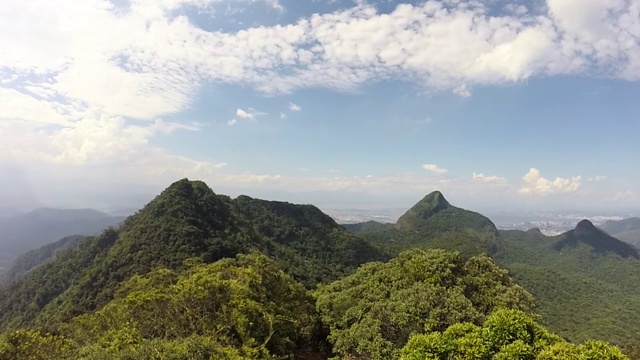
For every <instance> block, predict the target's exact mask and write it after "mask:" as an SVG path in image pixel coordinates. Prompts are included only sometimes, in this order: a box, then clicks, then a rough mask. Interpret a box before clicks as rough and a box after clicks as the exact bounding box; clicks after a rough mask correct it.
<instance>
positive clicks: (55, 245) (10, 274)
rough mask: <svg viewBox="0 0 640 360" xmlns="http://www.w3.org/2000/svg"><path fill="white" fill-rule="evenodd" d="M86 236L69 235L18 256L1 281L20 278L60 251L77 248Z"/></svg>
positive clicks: (6, 281) (51, 258)
mask: <svg viewBox="0 0 640 360" xmlns="http://www.w3.org/2000/svg"><path fill="white" fill-rule="evenodd" d="M86 238H87V237H86V236H82V235H73V236H67V237H64V238H62V239H60V240H58V241H55V242H52V243H50V244H47V245H44V246H42V247H40V248H38V249H35V250H31V251H28V252H26V253H24V254H22V255H20V256H18V258H17V259H15V260H14V261H13V265H11V268H10V269H9V270H8V271H7V272H6V273H5V274H3V275H1V276H0V283H10V282H13V281H15V280H18V279H20V278H21V277H23V276H24V275H25V274H26V273H27V272H29V271H30V270H32V269H33V268H35V267H36V266H39V265H42V264H44V263H46V262H47V261H50V260H53V259H54V258H55V256H56V254H57V253H58V251H62V250H66V249H75V248H77V247H78V246H80V244H81V243H82V242H83V241H85V240H86Z"/></svg>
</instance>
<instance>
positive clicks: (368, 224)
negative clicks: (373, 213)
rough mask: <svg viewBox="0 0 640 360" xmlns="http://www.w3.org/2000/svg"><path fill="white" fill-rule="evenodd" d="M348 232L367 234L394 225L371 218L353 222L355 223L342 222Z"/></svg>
mask: <svg viewBox="0 0 640 360" xmlns="http://www.w3.org/2000/svg"><path fill="white" fill-rule="evenodd" d="M342 226H344V228H345V229H347V231H348V232H350V233H352V234H356V235H363V234H369V233H374V232H380V231H383V230H388V229H391V228H393V227H394V224H389V223H381V222H377V221H373V220H369V221H365V222H361V223H355V224H342Z"/></svg>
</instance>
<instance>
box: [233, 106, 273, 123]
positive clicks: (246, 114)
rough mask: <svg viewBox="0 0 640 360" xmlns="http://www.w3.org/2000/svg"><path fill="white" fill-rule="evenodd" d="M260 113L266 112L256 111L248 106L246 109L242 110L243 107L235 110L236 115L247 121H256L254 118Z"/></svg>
mask: <svg viewBox="0 0 640 360" xmlns="http://www.w3.org/2000/svg"><path fill="white" fill-rule="evenodd" d="M262 115H266V113H264V112H260V111H256V110H255V109H251V108H249V109H248V110H243V109H238V110H236V116H237V117H238V118H240V119H245V120H249V121H256V118H257V117H258V116H262Z"/></svg>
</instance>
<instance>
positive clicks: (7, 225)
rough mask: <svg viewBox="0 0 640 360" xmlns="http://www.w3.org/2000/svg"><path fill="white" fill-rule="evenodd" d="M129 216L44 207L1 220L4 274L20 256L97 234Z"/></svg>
mask: <svg viewBox="0 0 640 360" xmlns="http://www.w3.org/2000/svg"><path fill="white" fill-rule="evenodd" d="M124 219H125V217H122V216H110V215H108V214H105V213H103V212H100V211H97V210H93V209H51V208H41V209H36V210H33V211H30V212H28V213H24V214H18V215H14V216H11V217H8V218H0V273H2V272H3V271H6V270H7V269H8V268H9V267H10V266H11V263H12V262H13V260H15V258H16V257H18V256H19V255H21V254H23V253H25V252H27V251H29V250H34V249H37V248H39V247H41V246H43V245H46V244H49V243H51V242H54V241H57V240H60V239H61V238H63V237H65V236H71V235H97V234H99V233H100V232H101V231H102V230H104V229H106V228H108V227H111V226H117V225H118V224H120V223H121V222H122V221H124Z"/></svg>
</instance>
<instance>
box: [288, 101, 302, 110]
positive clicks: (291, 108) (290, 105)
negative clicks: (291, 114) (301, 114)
mask: <svg viewBox="0 0 640 360" xmlns="http://www.w3.org/2000/svg"><path fill="white" fill-rule="evenodd" d="M288 107H289V110H291V111H300V110H302V107H300V105H296V104H294V103H292V102H290V103H289V106H288Z"/></svg>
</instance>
